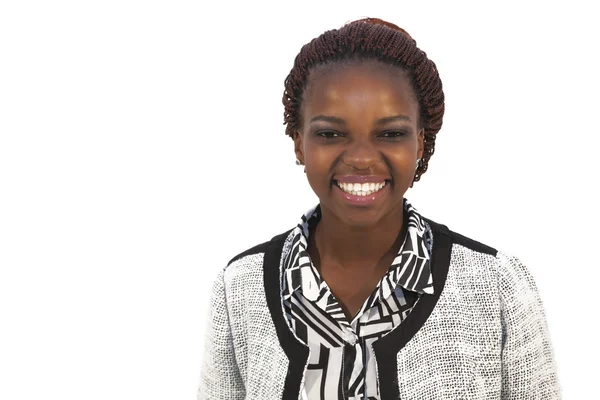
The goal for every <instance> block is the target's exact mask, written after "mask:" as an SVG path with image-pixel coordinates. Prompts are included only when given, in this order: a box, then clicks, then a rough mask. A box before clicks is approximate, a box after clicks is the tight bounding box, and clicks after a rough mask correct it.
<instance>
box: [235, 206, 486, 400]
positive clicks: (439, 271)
mask: <svg viewBox="0 0 600 400" xmlns="http://www.w3.org/2000/svg"><path fill="white" fill-rule="evenodd" d="M424 219H425V221H427V223H428V224H429V226H430V227H431V230H432V232H433V254H432V255H431V272H432V274H433V285H434V294H433V295H428V294H423V295H422V296H421V299H420V300H419V301H418V302H417V304H416V305H415V306H414V308H413V309H412V311H411V312H410V314H409V315H408V316H407V317H406V319H405V320H404V321H402V323H401V324H400V325H398V326H397V327H396V328H395V329H393V330H392V331H391V332H389V333H388V334H387V335H386V336H384V337H383V338H382V339H380V340H379V341H377V342H375V343H373V350H374V352H375V359H376V362H377V373H378V380H379V389H380V396H381V400H398V399H399V390H398V387H399V386H398V361H397V360H398V359H397V357H398V352H399V351H400V349H402V348H403V347H404V346H406V344H407V343H408V342H409V341H410V340H411V339H412V338H413V336H414V335H415V334H416V333H417V332H418V331H419V329H421V327H422V326H423V325H424V324H425V322H426V321H427V319H428V318H429V316H430V315H431V313H432V312H433V309H434V308H435V305H436V304H437V301H438V299H439V298H440V295H441V293H442V291H443V289H444V285H445V283H446V277H447V275H448V269H449V267H450V257H451V253H452V245H453V243H457V244H460V245H463V246H465V247H468V248H469V249H471V250H474V251H478V252H482V253H486V254H491V255H496V253H497V251H496V250H495V249H493V248H491V247H489V246H486V245H484V244H481V243H479V242H477V241H475V240H472V239H469V238H467V237H465V236H462V235H460V234H458V233H455V232H452V231H450V230H449V229H448V228H447V227H446V226H445V225H441V224H438V223H436V222H433V221H431V220H429V219H427V218H424ZM290 233H291V230H289V231H287V232H285V233H283V234H281V235H278V236H275V237H274V238H273V239H271V241H270V242H267V243H263V244H260V245H258V246H255V247H254V248H252V249H250V250H247V251H245V252H244V253H241V254H240V255H238V256H236V257H235V258H234V259H233V260H232V262H233V261H234V260H236V259H239V258H241V257H243V256H245V255H249V254H253V253H259V252H261V251H262V250H263V249H264V252H265V255H264V263H263V274H264V276H263V278H264V285H265V295H266V300H267V305H268V307H269V312H270V313H271V318H272V319H273V324H274V325H275V330H276V332H277V337H278V339H279V342H280V345H281V347H282V348H283V351H284V352H285V354H286V356H287V358H288V360H289V365H288V372H287V375H286V378H285V383H284V389H283V397H282V399H283V400H297V399H298V396H299V394H300V385H301V383H302V377H303V375H304V367H305V366H306V363H307V361H308V356H309V348H308V346H306V345H305V344H303V343H302V342H300V341H299V340H298V339H297V338H296V337H295V336H294V334H293V332H292V330H291V328H290V327H289V325H288V323H287V321H286V317H285V315H284V313H283V307H282V303H281V301H282V300H281V276H280V269H281V255H282V250H283V244H284V242H285V240H286V238H287V237H288V235H289V234H290Z"/></svg>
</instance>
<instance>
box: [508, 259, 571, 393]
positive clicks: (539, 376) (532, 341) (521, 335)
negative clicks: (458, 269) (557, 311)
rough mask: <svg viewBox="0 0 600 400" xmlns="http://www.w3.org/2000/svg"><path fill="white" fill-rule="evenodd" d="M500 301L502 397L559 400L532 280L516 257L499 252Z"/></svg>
mask: <svg viewBox="0 0 600 400" xmlns="http://www.w3.org/2000/svg"><path fill="white" fill-rule="evenodd" d="M498 258H499V259H500V270H499V286H500V295H501V300H502V305H501V306H502V324H503V327H502V328H503V346H502V399H511V400H512V399H543V400H552V399H560V398H561V394H560V387H559V384H558V379H557V374H556V365H555V362H554V354H553V350H552V345H551V343H550V336H549V333H548V327H547V324H546V317H545V313H544V309H543V305H542V301H541V299H540V296H539V293H538V290H537V287H536V285H535V282H534V280H533V278H532V276H531V274H530V273H529V271H528V270H527V268H526V267H525V266H524V265H523V264H522V263H521V262H520V261H519V259H517V258H515V257H509V256H507V255H505V254H502V253H498Z"/></svg>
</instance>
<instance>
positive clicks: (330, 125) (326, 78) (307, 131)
mask: <svg viewBox="0 0 600 400" xmlns="http://www.w3.org/2000/svg"><path fill="white" fill-rule="evenodd" d="M418 118H419V106H418V103H417V100H416V99H415V95H414V92H413V89H412V87H411V84H410V81H409V79H408V77H407V76H406V73H405V72H404V71H402V70H401V69H400V68H398V67H394V66H390V65H387V64H384V63H381V62H377V61H359V62H353V63H344V64H332V65H327V66H321V67H317V68H316V69H315V70H314V71H313V72H311V75H310V78H309V82H308V84H307V89H306V91H305V93H304V96H303V100H302V108H301V115H300V121H301V124H300V126H301V128H300V130H299V132H298V133H297V134H296V135H295V137H294V143H295V150H296V157H297V158H298V159H299V160H300V161H302V162H303V163H304V164H305V166H306V175H307V178H308V182H309V184H310V186H311V187H312V189H313V190H314V192H315V194H316V195H317V197H319V200H320V204H321V208H322V211H323V217H324V218H325V217H326V215H329V216H333V217H335V218H336V219H337V220H339V221H340V222H342V223H344V224H347V225H350V226H353V227H361V228H366V227H369V226H372V225H375V224H377V223H378V222H380V221H382V220H383V219H384V218H390V217H391V218H396V217H398V218H401V214H402V210H403V208H402V201H403V198H404V194H405V193H406V191H407V190H408V188H409V187H410V185H411V183H412V181H413V177H414V174H415V170H416V168H417V159H419V158H420V157H421V156H422V153H423V130H422V129H420V128H419V126H418Z"/></svg>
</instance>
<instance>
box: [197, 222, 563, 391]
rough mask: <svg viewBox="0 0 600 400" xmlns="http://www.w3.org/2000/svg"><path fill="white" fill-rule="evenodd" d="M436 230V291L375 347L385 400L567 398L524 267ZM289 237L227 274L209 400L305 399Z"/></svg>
mask: <svg viewBox="0 0 600 400" xmlns="http://www.w3.org/2000/svg"><path fill="white" fill-rule="evenodd" d="M426 221H427V222H428V223H429V225H430V226H431V228H432V231H433V252H432V258H431V269H432V273H433V282H434V290H435V293H434V294H433V295H427V294H426V295H423V297H422V298H421V299H420V300H419V302H418V303H417V304H416V305H415V307H414V309H413V310H412V312H411V313H410V314H409V316H408V317H407V318H406V319H405V320H404V321H403V322H402V323H401V324H400V325H399V326H398V327H396V328H395V329H394V330H392V331H391V332H389V333H388V334H387V335H386V336H384V337H383V338H382V339H380V340H379V341H377V342H375V344H374V345H373V347H374V352H375V357H376V365H377V376H378V382H379V388H380V396H381V399H382V400H392V399H394V400H396V399H402V400H409V399H410V400H413V399H414V400H430V399H431V400H433V399H477V400H484V399H559V398H560V389H559V385H558V380H557V376H556V367H555V363H554V358H553V351H552V346H551V343H550V339H549V335H548V329H547V325H546V320H545V315H544V310H543V306H542V302H541V300H540V297H539V295H538V291H537V289H536V286H535V283H534V281H533V279H532V277H531V275H530V274H529V272H528V270H527V269H526V267H525V266H524V265H523V264H522V263H521V262H520V261H519V260H518V259H517V258H515V257H511V256H509V255H507V254H504V253H502V252H499V251H497V250H495V249H493V248H491V247H488V246H486V245H483V244H481V243H478V242H476V241H474V240H472V239H469V238H466V237H464V236H462V235H459V234H457V233H455V232H452V231H450V230H449V229H448V228H447V227H446V226H444V225H441V224H437V223H435V222H433V221H430V220H428V219H426ZM291 236H292V235H291V231H288V232H286V233H284V234H281V235H279V236H276V237H275V238H273V239H272V240H271V241H269V242H266V243H263V244H261V245H258V246H256V247H253V248H252V249H250V250H247V251H245V252H244V253H242V254H240V255H238V256H236V257H235V258H234V259H233V260H232V261H231V262H230V263H229V264H228V265H227V267H226V268H224V269H223V270H221V271H220V273H219V275H218V277H217V279H216V280H215V282H214V285H213V289H212V296H211V302H210V312H209V319H208V324H207V326H208V328H207V336H206V339H205V347H204V354H203V361H202V370H201V375H200V387H199V390H198V399H199V400H204V399H206V400H235V399H252V400H254V399H256V400H275V399H285V400H292V399H293V400H297V399H303V398H304V396H303V394H302V393H303V390H302V388H303V385H304V374H305V371H306V368H307V363H308V361H307V360H308V355H309V350H308V347H307V346H305V345H304V344H303V343H302V342H301V341H300V340H299V339H298V338H297V337H296V335H295V334H294V333H293V331H292V330H291V329H290V327H289V325H288V323H287V320H286V317H285V314H284V310H283V304H282V300H281V287H280V282H281V266H282V264H283V259H284V257H285V255H286V254H287V252H288V251H290V247H291ZM309 400H312V399H309ZM327 400H329V399H327Z"/></svg>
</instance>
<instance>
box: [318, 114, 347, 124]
mask: <svg viewBox="0 0 600 400" xmlns="http://www.w3.org/2000/svg"><path fill="white" fill-rule="evenodd" d="M316 121H324V122H331V123H334V124H343V125H345V124H346V121H344V120H343V119H342V118H338V117H332V116H330V115H317V116H316V117H313V118H311V120H310V122H311V123H312V122H316Z"/></svg>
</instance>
